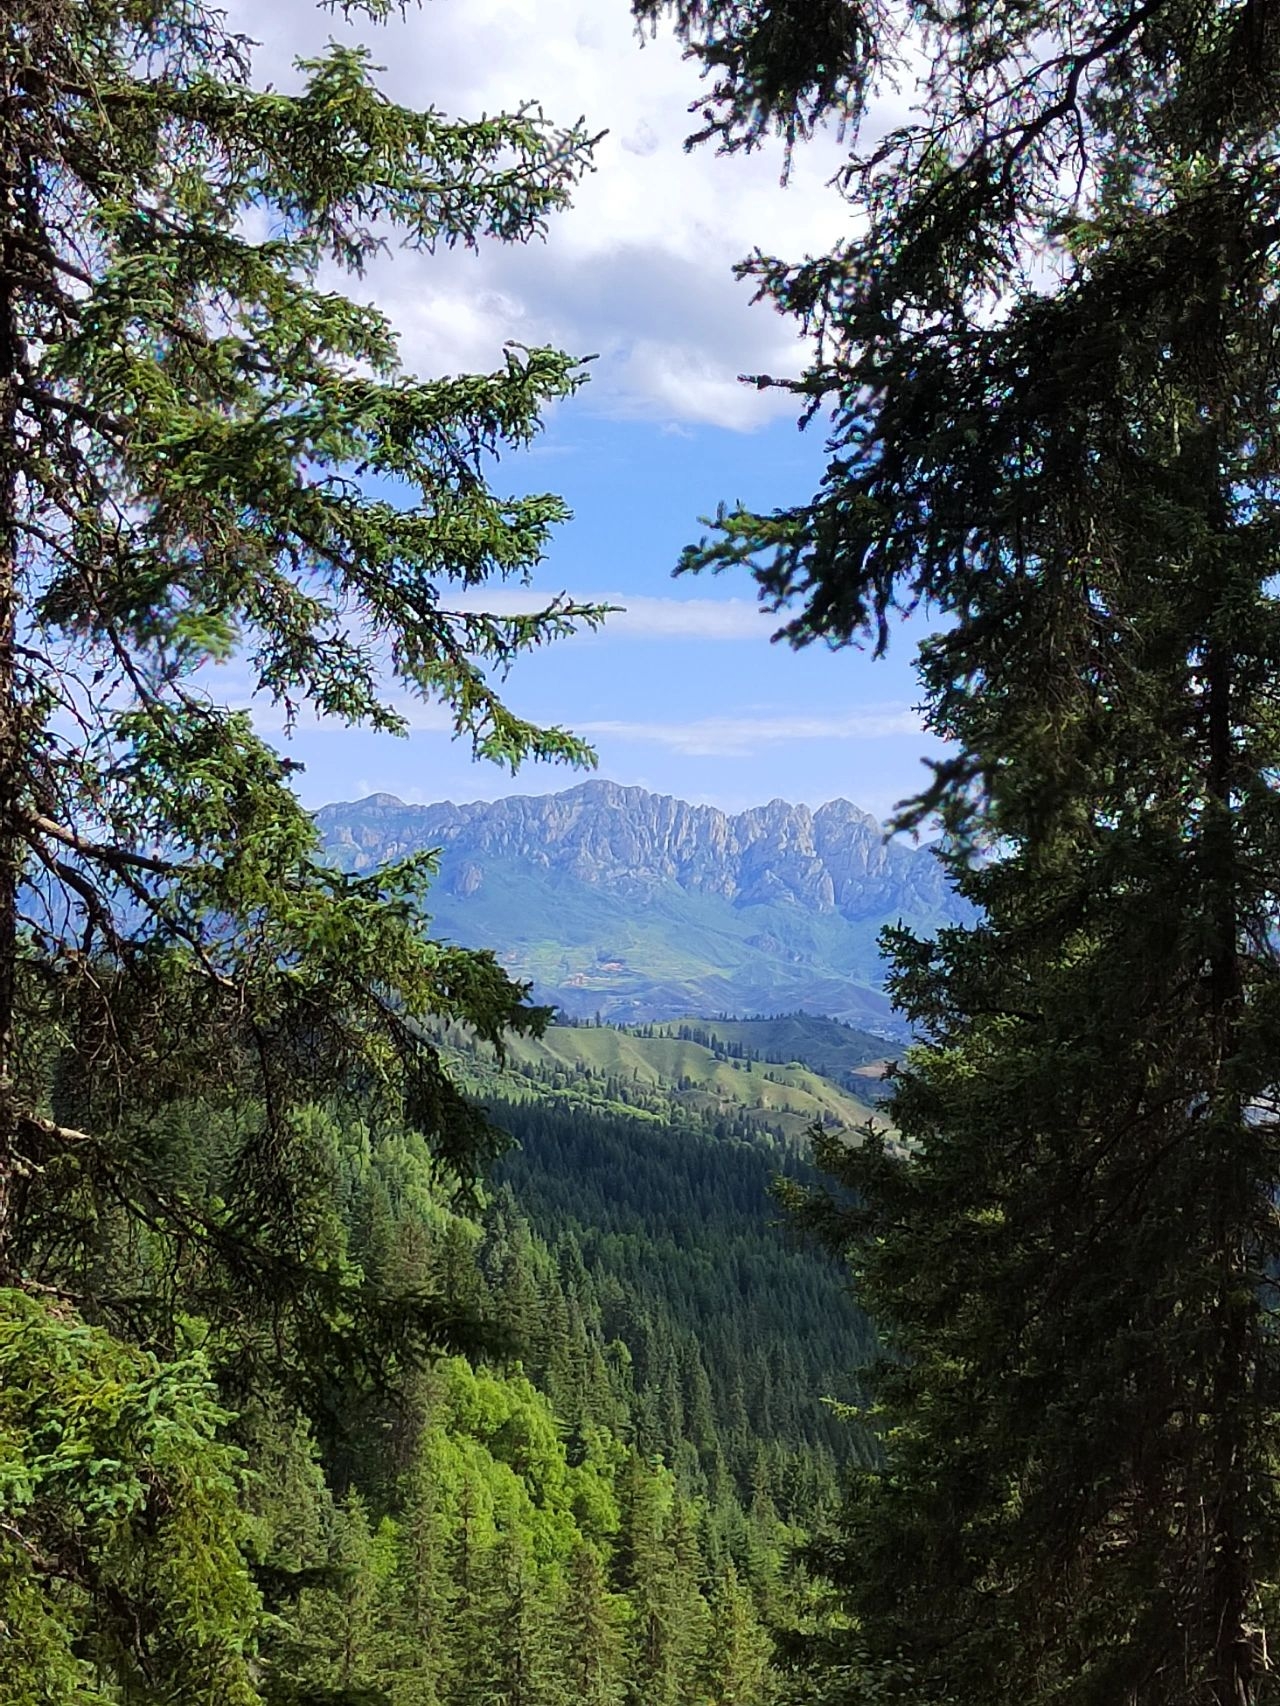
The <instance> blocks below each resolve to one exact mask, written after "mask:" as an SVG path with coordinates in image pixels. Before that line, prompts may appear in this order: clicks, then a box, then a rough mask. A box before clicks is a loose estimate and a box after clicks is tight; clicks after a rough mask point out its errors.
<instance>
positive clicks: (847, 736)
mask: <svg viewBox="0 0 1280 1706" xmlns="http://www.w3.org/2000/svg"><path fill="white" fill-rule="evenodd" d="M576 726H577V732H578V733H579V734H584V735H588V736H591V737H592V738H596V739H598V738H599V737H601V736H612V737H613V738H614V739H616V740H624V741H640V742H650V743H653V744H655V745H658V746H663V747H667V748H669V749H670V750H672V751H675V752H680V753H683V754H684V755H685V756H686V757H690V758H751V757H752V756H754V755H755V754H756V753H757V752H758V751H759V749H760V748H761V747H762V746H781V745H789V744H791V743H793V742H796V741H808V740H822V741H832V740H834V741H843V740H857V741H862V740H883V739H884V738H885V737H886V736H890V735H917V734H919V733H920V732H921V724H920V718H919V716H918V715H917V714H916V713H915V712H914V711H913V710H911V709H910V708H909V707H907V706H905V705H882V706H869V707H866V708H864V709H862V710H858V711H852V712H849V713H848V714H847V715H844V716H828V717H796V716H785V715H780V716H751V717H701V718H697V719H695V720H694V721H691V722H679V723H657V722H624V721H610V722H595V723H589V722H579V723H578V724H577V725H576Z"/></svg>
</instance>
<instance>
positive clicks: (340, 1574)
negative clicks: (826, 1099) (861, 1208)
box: [247, 1100, 869, 1706]
mask: <svg viewBox="0 0 1280 1706" xmlns="http://www.w3.org/2000/svg"><path fill="white" fill-rule="evenodd" d="M495 1113H497V1114H498V1115H499V1117H501V1118H503V1119H504V1120H505V1118H506V1117H508V1116H509V1117H510V1119H511V1125H512V1129H513V1130H514V1131H515V1132H516V1133H517V1135H518V1136H519V1138H520V1141H521V1149H520V1151H519V1152H518V1153H517V1154H514V1155H513V1156H511V1157H510V1158H509V1159H508V1160H507V1161H506V1162H505V1163H504V1164H503V1174H504V1176H505V1179H506V1183H505V1184H503V1185H502V1186H501V1187H500V1188H499V1189H498V1191H497V1194H496V1196H495V1199H494V1201H493V1203H492V1206H491V1207H490V1208H489V1209H488V1210H487V1211H485V1212H484V1213H483V1214H481V1215H480V1217H479V1218H478V1219H476V1218H472V1217H469V1216H461V1215H459V1214H457V1213H455V1212H453V1211H451V1210H450V1209H448V1208H447V1207H446V1205H445V1195H444V1193H442V1190H441V1186H440V1182H439V1177H438V1173H437V1171H436V1169H435V1167H434V1166H433V1164H432V1163H431V1161H430V1159H429V1157H428V1156H427V1154H426V1152H425V1150H424V1149H423V1148H422V1147H421V1145H420V1144H417V1143H415V1142H414V1141H412V1140H408V1139H404V1138H395V1137H388V1135H387V1134H385V1133H384V1134H381V1136H378V1135H376V1134H374V1133H372V1132H370V1130H369V1129H368V1128H367V1127H366V1126H365V1125H363V1124H362V1123H360V1122H358V1121H356V1122H351V1121H350V1120H346V1121H333V1120H323V1121H321V1122H320V1128H321V1129H322V1130H323V1132H324V1134H325V1148H324V1153H325V1155H326V1156H327V1161H328V1168H329V1181H330V1184H331V1188H332V1189H333V1192H334V1200H335V1202H337V1203H339V1204H341V1205H342V1207H341V1216H340V1219H341V1228H342V1230H341V1235H340V1244H341V1248H342V1254H343V1259H344V1260H348V1261H352V1262H356V1263H358V1264H359V1265H360V1267H361V1269H362V1271H363V1272H364V1274H365V1275H366V1277H367V1278H368V1279H370V1280H371V1281H372V1282H373V1283H374V1284H375V1285H376V1286H384V1287H387V1288H388V1289H391V1288H395V1289H397V1290H399V1289H401V1288H403V1287H405V1286H406V1285H409V1286H412V1287H423V1288H425V1289H427V1290H429V1291H431V1292H433V1293H434V1294H436V1295H438V1296H440V1297H441V1298H442V1299H443V1301H444V1303H445V1305H446V1307H447V1308H448V1309H450V1310H451V1311H454V1312H456V1314H457V1315H458V1316H459V1318H467V1319H477V1320H480V1321H483V1322H487V1323H489V1330H490V1331H492V1332H494V1333H495V1334H496V1338H497V1340H498V1341H499V1342H502V1343H505V1344H506V1346H507V1349H506V1350H505V1351H501V1350H499V1349H497V1348H496V1347H495V1349H493V1350H492V1351H490V1352H488V1353H487V1354H483V1355H482V1356H481V1357H480V1359H479V1360H478V1361H473V1362H472V1363H468V1362H466V1361H464V1360H462V1359H460V1358H454V1359H450V1360H446V1361H444V1362H442V1363H438V1364H437V1365H435V1366H434V1367H433V1368H431V1369H428V1370H426V1371H424V1372H423V1373H421V1374H419V1375H417V1376H415V1377H414V1378H413V1379H412V1380H411V1382H410V1383H409V1388H408V1391H407V1395H406V1396H405V1397H404V1398H403V1399H402V1400H401V1401H399V1402H396V1403H391V1402H387V1401H385V1400H381V1399H379V1398H378V1397H377V1395H376V1393H370V1394H368V1395H367V1397H366V1399H365V1401H364V1402H363V1404H362V1405H361V1406H360V1407H359V1408H357V1409H355V1410H351V1409H347V1410H345V1411H344V1414H343V1415H342V1417H340V1418H333V1419H332V1426H331V1429H330V1431H329V1432H328V1433H327V1434H326V1436H325V1440H324V1442H323V1444H321V1445H317V1444H316V1443H314V1442H313V1441H312V1440H309V1439H308V1437H307V1435H306V1433H305V1432H300V1431H299V1430H297V1429H296V1428H294V1429H292V1430H289V1431H287V1432H286V1433H281V1432H280V1430H279V1428H278V1427H277V1426H276V1425H275V1424H274V1423H273V1422H272V1420H271V1414H272V1407H271V1405H270V1404H269V1403H268V1404H266V1405H265V1406H263V1407H261V1408H260V1407H259V1406H256V1405H255V1407H254V1416H255V1420H254V1422H253V1425H252V1427H251V1428H250V1430H249V1433H248V1435H247V1443H248V1446H249V1451H250V1464H251V1480H250V1486H251V1487H254V1488H256V1489H257V1491H256V1492H255V1493H254V1494H253V1497H252V1505H253V1512H254V1515H253V1526H254V1534H255V1536H256V1537H257V1538H256V1542H255V1544H256V1545H257V1547H258V1549H259V1551H258V1556H259V1557H260V1566H259V1570H258V1576H259V1581H260V1583H261V1584H262V1587H263V1591H264V1593H265V1594H266V1597H267V1600H268V1603H269V1605H270V1606H271V1607H272V1616H273V1619H274V1621H275V1633H274V1635H273V1636H272V1638H271V1639H270V1640H268V1641H267V1642H266V1643H265V1644H264V1648H263V1652H264V1655H266V1663H267V1664H268V1667H269V1677H268V1689H267V1692H268V1695H269V1697H270V1698H280V1699H292V1698H295V1697H298V1698H306V1699H316V1698H321V1697H322V1698H325V1699H334V1700H343V1701H356V1700H360V1699H362V1698H365V1697H368V1698H370V1699H379V1700H384V1701H386V1702H388V1703H389V1706H400V1703H401V1702H406V1703H407V1702H418V1701H421V1700H438V1701H441V1702H456V1703H457V1706H464V1703H470V1702H472V1701H474V1699H475V1696H476V1691H477V1690H482V1691H484V1693H485V1695H486V1697H491V1698H494V1699H501V1700H504V1701H509V1702H515V1703H516V1706H519V1703H520V1702H521V1701H525V1700H534V1701H540V1702H545V1703H554V1702H558V1701H566V1702H568V1701H571V1700H575V1699H578V1698H579V1697H581V1696H583V1695H585V1696H586V1698H587V1699H589V1700H592V1701H597V1702H605V1701H621V1700H634V1701H636V1702H637V1703H640V1702H650V1701H656V1702H660V1703H662V1702H665V1703H669V1706H679V1703H683V1702H691V1701H706V1702H708V1703H712V1702H714V1703H724V1706H729V1703H739V1706H751V1703H758V1706H765V1703H766V1702H768V1701H771V1700H773V1699H775V1698H776V1697H777V1695H778V1691H779V1689H781V1688H782V1687H783V1686H784V1683H783V1677H782V1675H781V1673H780V1672H779V1671H778V1670H777V1669H776V1668H774V1667H772V1666H771V1664H770V1654H771V1652H772V1647H773V1644H772V1638H771V1635H770V1631H771V1630H773V1629H776V1628H778V1627H780V1626H790V1625H796V1624H798V1623H799V1622H801V1621H803V1620H804V1619H805V1618H807V1617H809V1616H811V1615H812V1614H813V1611H814V1609H815V1607H816V1605H817V1603H818V1599H817V1597H816V1595H817V1590H816V1589H815V1588H814V1587H813V1586H812V1585H811V1584H810V1583H809V1582H808V1581H807V1579H806V1576H805V1574H804V1571H803V1569H802V1568H801V1567H800V1565H799V1563H798V1561H797V1559H796V1557H795V1555H794V1552H795V1548H796V1546H797V1544H798V1543H799V1542H800V1541H801V1540H802V1539H803V1538H804V1537H805V1536H806V1535H807V1534H809V1533H812V1532H813V1530H814V1528H815V1527H816V1526H820V1525H821V1524H822V1523H823V1521H824V1520H825V1519H826V1518H827V1517H828V1516H830V1515H831V1514H832V1513H833V1512H834V1509H835V1507H836V1504H837V1502H838V1493H839V1471H840V1466H841V1465H842V1464H847V1463H849V1462H850V1461H851V1460H852V1459H854V1458H856V1457H857V1455H858V1454H859V1452H860V1451H863V1450H865V1449H866V1448H865V1445H864V1443H863V1442H862V1440H861V1436H860V1435H859V1433H858V1431H857V1429H856V1428H855V1427H852V1426H851V1425H850V1424H849V1423H848V1422H845V1421H841V1420H840V1419H839V1417H838V1415H837V1414H836V1413H835V1412H834V1411H833V1410H832V1409H831V1407H830V1406H829V1405H826V1404H824V1403H822V1402H821V1399H820V1394H822V1393H823V1392H824V1391H825V1390H827V1388H828V1386H830V1388H831V1395H832V1396H840V1395H841V1394H842V1393H843V1394H845V1395H850V1392H851V1374H850V1371H851V1369H852V1368H853V1367H854V1366H855V1365H856V1363H857V1361H858V1360H859V1359H860V1358H861V1357H862V1356H863V1355H864V1354H865V1353H866V1352H867V1350H868V1349H869V1346H868V1342H867V1335H866V1328H865V1325H864V1324H863V1323H862V1321H861V1318H860V1317H859V1315H858V1313H857V1311H856V1310H855V1309H854V1307H853V1305H852V1301H851V1300H850V1298H849V1297H848V1295H847V1292H846V1290H845V1287H844V1285H843V1282H842V1280H841V1277H840V1275H839V1273H838V1271H837V1269H836V1267H835V1265H834V1264H832V1263H829V1262H827V1261H826V1260H824V1259H822V1258H820V1257H817V1256H815V1254H814V1253H813V1252H811V1251H799V1250H796V1249H794V1248H788V1247H787V1246H786V1245H785V1244H784V1242H783V1241H782V1239H781V1238H780V1236H779V1234H778V1231H777V1229H776V1228H775V1227H774V1226H772V1225H771V1219H772V1216H771V1211H770V1205H769V1202H768V1199H767V1196H766V1195H765V1192H766V1189H767V1186H768V1182H769V1177H770V1171H771V1159H770V1156H769V1153H768V1151H767V1149H765V1148H762V1147H761V1146H760V1145H759V1144H753V1143H744V1142H742V1141H738V1140H732V1139H716V1138H714V1137H713V1136H711V1135H709V1134H707V1133H706V1132H705V1131H704V1130H700V1129H699V1128H697V1127H695V1126H690V1127H688V1128H686V1129H684V1130H680V1129H676V1128H672V1127H671V1126H669V1125H667V1124H665V1123H660V1122H655V1121H653V1120H650V1119H644V1118H642V1117H639V1116H636V1115H633V1116H624V1115H621V1114H615V1115H613V1116H606V1115H597V1114H594V1113H592V1112H591V1111H589V1110H584V1109H580V1108H572V1107H566V1106H564V1105H562V1104H557V1103H555V1102H550V1103H543V1102H540V1101H528V1100H526V1101H523V1102H520V1103H513V1104H510V1105H508V1106H507V1107H504V1108H502V1109H496V1110H495ZM837 1388H838V1390H837ZM322 1469H327V1475H324V1474H322V1473H321V1470H322Z"/></svg>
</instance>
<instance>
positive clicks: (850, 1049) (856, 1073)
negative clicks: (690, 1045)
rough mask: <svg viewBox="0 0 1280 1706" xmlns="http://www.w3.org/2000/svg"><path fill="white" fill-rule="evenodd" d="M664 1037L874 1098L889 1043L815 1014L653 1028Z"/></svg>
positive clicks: (695, 1021) (673, 1022)
mask: <svg viewBox="0 0 1280 1706" xmlns="http://www.w3.org/2000/svg"><path fill="white" fill-rule="evenodd" d="M653 1030H654V1031H655V1032H657V1033H658V1034H659V1035H662V1036H679V1037H683V1038H686V1039H688V1040H690V1041H692V1042H697V1043H702V1044H703V1045H704V1046H705V1047H707V1048H709V1049H711V1050H712V1051H713V1052H714V1053H716V1054H718V1055H728V1056H729V1057H730V1058H731V1059H732V1058H738V1059H742V1058H745V1059H748V1060H761V1061H769V1062H777V1063H783V1064H789V1063H793V1062H794V1063H797V1064H800V1065H803V1066H807V1067H809V1068H811V1069H812V1070H813V1071H814V1072H817V1073H819V1074H820V1075H821V1076H822V1077H824V1078H829V1079H831V1080H832V1081H833V1082H834V1083H837V1084H840V1085H842V1086H843V1087H844V1088H845V1089H847V1090H852V1091H853V1092H854V1094H855V1096H858V1097H864V1096H866V1095H868V1094H871V1093H872V1091H871V1088H870V1087H871V1086H874V1084H875V1083H876V1082H877V1081H878V1080H879V1078H880V1077H881V1076H882V1074H883V1071H884V1067H885V1064H886V1060H885V1052H886V1051H885V1039H884V1038H883V1037H881V1036H876V1035H874V1034H872V1033H870V1032H867V1031H859V1030H855V1029H854V1027H853V1026H852V1025H846V1024H843V1023H842V1022H841V1021H840V1020H839V1019H828V1018H824V1017H823V1016H822V1015H821V1014H817V1013H780V1014H778V1015H777V1016H776V1017H774V1018H771V1019H764V1018H761V1019H693V1018H690V1019H680V1020H669V1021H667V1022H666V1023H664V1024H660V1025H655V1026H654V1027H653Z"/></svg>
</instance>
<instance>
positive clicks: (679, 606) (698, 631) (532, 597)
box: [445, 587, 777, 641]
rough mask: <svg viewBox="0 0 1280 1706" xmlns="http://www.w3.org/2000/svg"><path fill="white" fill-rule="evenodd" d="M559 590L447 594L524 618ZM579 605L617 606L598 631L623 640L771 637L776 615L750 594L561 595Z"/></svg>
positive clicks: (457, 603) (453, 604)
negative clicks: (737, 595) (757, 602)
mask: <svg viewBox="0 0 1280 1706" xmlns="http://www.w3.org/2000/svg"><path fill="white" fill-rule="evenodd" d="M554 596H556V595H555V594H551V593H547V592H543V591H538V590H536V589H534V588H532V587H476V588H474V589H472V590H468V591H466V592H459V593H457V594H452V593H450V594H446V595H445V603H446V604H447V605H448V607H449V608H450V609H453V610H477V611H479V610H485V611H489V612H491V613H492V614H493V615H495V616H521V615H525V614H533V613H535V612H536V611H539V610H545V609H546V608H547V606H548V604H549V603H550V602H551V599H552V597H554ZM563 596H564V597H566V598H570V599H572V601H573V602H574V603H575V604H611V605H616V606H619V607H620V608H618V609H616V610H615V612H614V614H613V615H612V616H610V617H608V618H607V619H606V622H605V625H604V627H603V628H602V629H601V630H600V634H601V636H602V637H603V638H605V639H625V640H756V641H760V640H763V639H767V638H768V636H769V635H770V633H772V631H773V629H774V627H776V625H777V619H776V618H774V617H770V616H768V615H767V614H766V613H764V612H763V611H761V609H760V606H759V605H758V604H755V603H754V602H753V601H752V600H751V599H748V598H651V597H647V596H646V595H644V594H642V593H629V592H580V591H570V592H567V593H565V594H564V595H563Z"/></svg>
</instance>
